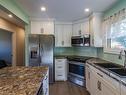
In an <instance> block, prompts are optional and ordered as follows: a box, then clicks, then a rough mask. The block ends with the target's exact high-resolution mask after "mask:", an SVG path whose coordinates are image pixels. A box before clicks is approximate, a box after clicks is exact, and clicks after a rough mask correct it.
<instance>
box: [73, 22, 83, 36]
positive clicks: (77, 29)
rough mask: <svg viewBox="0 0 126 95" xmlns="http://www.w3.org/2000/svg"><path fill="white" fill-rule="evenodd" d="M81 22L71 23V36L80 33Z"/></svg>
mask: <svg viewBox="0 0 126 95" xmlns="http://www.w3.org/2000/svg"><path fill="white" fill-rule="evenodd" d="M81 32H82V31H81V24H80V23H78V24H73V33H72V36H80V35H81V34H82V33H81Z"/></svg>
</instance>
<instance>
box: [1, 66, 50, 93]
mask: <svg viewBox="0 0 126 95" xmlns="http://www.w3.org/2000/svg"><path fill="white" fill-rule="evenodd" d="M47 72H48V67H6V68H3V69H0V95H36V94H37V92H38V90H39V88H40V86H41V83H42V80H43V79H44V77H45V75H46V74H47Z"/></svg>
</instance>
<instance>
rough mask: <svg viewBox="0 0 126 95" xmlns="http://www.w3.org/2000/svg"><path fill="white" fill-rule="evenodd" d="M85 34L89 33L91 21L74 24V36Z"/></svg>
mask: <svg viewBox="0 0 126 95" xmlns="http://www.w3.org/2000/svg"><path fill="white" fill-rule="evenodd" d="M85 34H89V21H84V22H79V23H74V24H73V33H72V36H83V35H85Z"/></svg>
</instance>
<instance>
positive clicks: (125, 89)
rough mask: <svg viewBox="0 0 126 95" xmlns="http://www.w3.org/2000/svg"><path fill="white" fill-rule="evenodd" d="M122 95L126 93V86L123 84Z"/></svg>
mask: <svg viewBox="0 0 126 95" xmlns="http://www.w3.org/2000/svg"><path fill="white" fill-rule="evenodd" d="M121 95H126V86H124V85H121Z"/></svg>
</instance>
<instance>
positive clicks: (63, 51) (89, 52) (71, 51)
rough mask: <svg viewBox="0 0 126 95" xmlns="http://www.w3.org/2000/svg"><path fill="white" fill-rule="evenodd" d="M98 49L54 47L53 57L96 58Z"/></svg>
mask: <svg viewBox="0 0 126 95" xmlns="http://www.w3.org/2000/svg"><path fill="white" fill-rule="evenodd" d="M97 50H98V48H95V47H56V48H55V55H79V56H90V57H97Z"/></svg>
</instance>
